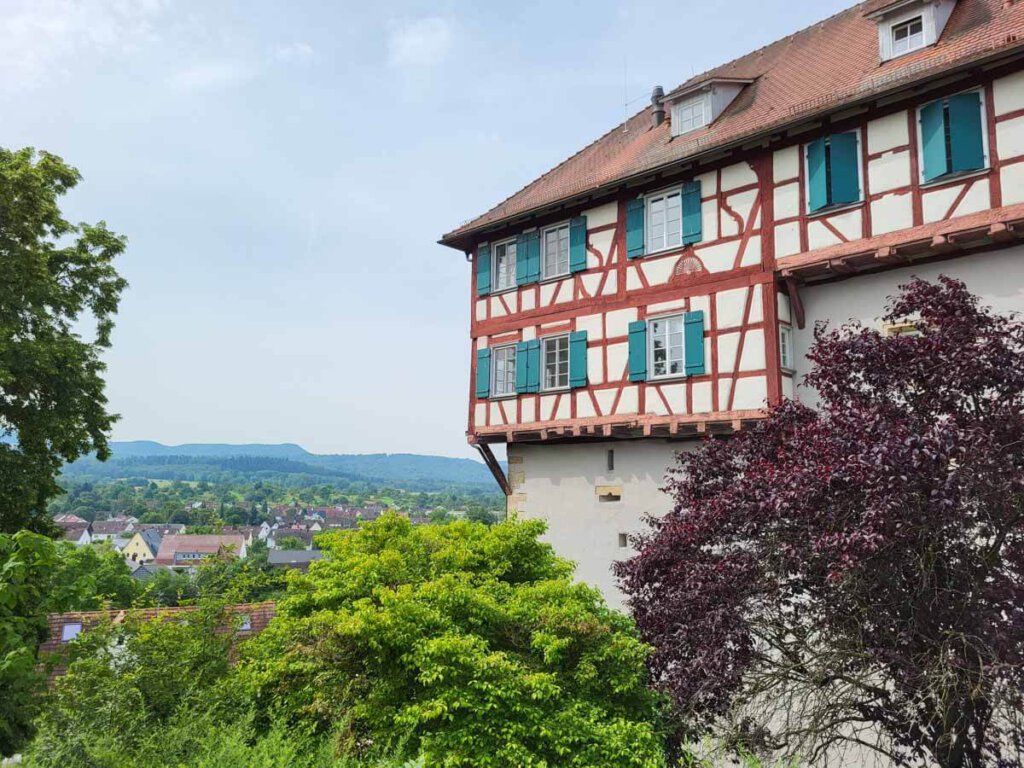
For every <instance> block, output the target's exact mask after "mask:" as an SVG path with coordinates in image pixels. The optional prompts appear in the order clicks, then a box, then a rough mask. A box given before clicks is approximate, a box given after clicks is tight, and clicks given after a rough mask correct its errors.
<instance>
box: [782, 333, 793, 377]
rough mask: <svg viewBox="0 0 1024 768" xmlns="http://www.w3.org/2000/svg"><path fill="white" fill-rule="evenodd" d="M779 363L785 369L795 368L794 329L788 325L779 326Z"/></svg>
mask: <svg viewBox="0 0 1024 768" xmlns="http://www.w3.org/2000/svg"><path fill="white" fill-rule="evenodd" d="M779 365H780V366H781V367H782V368H783V370H787V371H791V370H793V329H792V328H790V327H789V326H788V325H780V326H779Z"/></svg>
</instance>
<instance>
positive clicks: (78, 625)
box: [39, 566, 277, 683]
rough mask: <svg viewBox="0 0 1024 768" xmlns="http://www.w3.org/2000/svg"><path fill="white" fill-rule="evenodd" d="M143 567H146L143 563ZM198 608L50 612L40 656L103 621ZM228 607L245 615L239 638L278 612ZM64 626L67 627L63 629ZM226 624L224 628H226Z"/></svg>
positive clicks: (259, 606)
mask: <svg viewBox="0 0 1024 768" xmlns="http://www.w3.org/2000/svg"><path fill="white" fill-rule="evenodd" d="M144 567H145V566H144ZM196 610H198V608H197V607H196V606H180V607H176V608H132V609H115V610H110V611H75V612H72V613H51V614H49V615H48V616H47V617H46V619H47V637H46V640H45V641H44V642H43V643H42V645H40V646H39V655H40V657H46V656H49V655H52V654H54V653H57V652H58V651H60V649H61V646H63V645H65V644H66V643H67V642H68V640H66V639H65V638H68V637H69V636H70V637H73V636H77V635H78V633H79V632H86V631H88V630H90V629H93V628H95V627H97V626H99V625H101V624H104V623H107V622H109V623H111V624H121V623H123V622H125V621H128V620H130V619H132V620H140V621H152V620H173V619H175V618H177V617H179V616H182V615H187V614H189V613H191V612H193V611H196ZM228 610H230V611H231V612H232V613H234V614H236V615H238V616H245V617H248V629H246V628H245V627H244V626H243V627H241V628H238V627H236V628H235V629H234V631H235V634H236V635H237V637H239V638H246V637H251V636H252V635H256V634H259V633H260V632H262V631H263V630H264V629H266V628H267V625H268V624H269V623H270V621H271V619H273V618H274V615H275V614H276V612H277V608H276V606H275V605H274V603H270V602H266V603H239V604H237V605H230V606H228ZM65 627H67V630H66V629H65ZM227 629H228V628H227V627H225V631H227ZM65 671H66V667H64V666H63V665H59V664H58V665H56V666H55V667H54V668H53V669H52V670H51V671H50V682H51V683H52V682H53V680H54V679H55V678H56V677H59V676H60V675H62V674H64V672H65Z"/></svg>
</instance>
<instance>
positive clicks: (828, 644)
mask: <svg viewBox="0 0 1024 768" xmlns="http://www.w3.org/2000/svg"><path fill="white" fill-rule="evenodd" d="M906 318H919V319H920V323H919V328H920V333H919V334H918V335H902V336H893V337H886V336H883V335H881V334H879V333H878V332H877V331H875V330H874V329H870V328H865V327H861V326H859V325H856V324H853V325H847V326H844V327H842V328H840V329H838V330H831V331H829V330H828V329H826V328H824V327H818V328H816V330H815V344H814V346H813V348H812V350H811V352H810V355H809V357H810V359H811V361H812V362H813V364H814V368H813V371H812V373H810V374H809V375H808V376H807V382H806V383H807V384H808V385H810V386H811V387H813V388H814V389H816V390H817V392H818V394H819V395H820V398H821V401H820V403H819V404H818V406H817V409H812V408H810V407H808V406H806V405H802V404H800V403H797V402H792V401H787V402H785V403H784V404H783V405H781V406H779V407H777V408H774V409H772V410H771V412H770V413H769V415H768V418H767V419H766V420H765V421H763V422H761V423H760V424H759V425H757V426H756V427H754V428H752V429H750V430H748V431H745V432H743V433H741V434H740V435H738V436H736V437H733V438H730V439H709V440H707V441H706V442H704V443H703V444H702V445H701V446H700V448H699V449H698V450H696V451H695V452H693V453H689V454H681V455H680V456H679V460H678V464H677V466H676V467H675V468H673V470H671V471H670V475H669V480H668V489H667V490H668V491H669V493H670V494H671V495H672V496H673V498H674V500H675V503H674V508H673V509H672V511H671V512H670V513H669V514H668V515H667V516H665V517H664V518H661V519H652V520H651V521H650V526H651V529H650V531H649V532H648V533H646V534H644V535H642V536H640V537H638V540H637V542H636V543H637V546H638V554H637V555H636V556H635V557H633V558H632V559H631V560H628V561H626V562H624V563H620V564H619V565H618V575H619V577H620V580H621V583H622V585H623V587H624V589H625V591H626V593H627V594H628V595H629V599H630V605H631V608H632V610H633V613H634V615H635V617H636V620H637V623H638V624H639V626H640V629H641V631H642V633H643V635H644V637H645V639H646V640H647V641H648V642H649V643H651V644H652V645H653V646H654V648H655V653H654V655H653V657H652V661H651V664H652V667H653V672H654V678H655V680H656V681H657V684H658V685H659V686H660V687H662V688H663V689H664V690H665V691H666V692H667V693H668V694H669V695H670V696H671V697H672V699H673V700H674V702H675V703H676V705H677V706H678V708H679V710H680V713H681V715H682V717H683V720H684V722H686V723H687V724H688V727H690V728H692V729H694V731H695V732H708V731H712V732H716V733H718V734H719V735H721V736H729V737H731V738H741V739H743V740H744V741H745V743H746V746H747V747H748V748H751V747H753V748H757V749H766V750H781V751H782V752H783V753H786V754H790V755H799V756H801V757H802V758H803V759H804V760H807V761H809V762H811V763H812V764H813V763H814V762H816V761H817V760H818V759H819V758H820V757H821V756H822V755H824V754H829V753H832V754H834V753H835V751H836V750H840V749H843V748H848V747H851V746H852V745H858V747H859V748H860V749H870V750H875V751H877V752H878V753H879V754H880V755H884V756H885V757H886V758H887V759H890V760H892V761H894V762H896V763H898V764H912V763H917V762H920V761H922V760H927V761H933V762H935V763H938V765H940V766H943V768H958V767H959V766H1019V765H1020V759H1021V758H1020V749H1021V738H1022V733H1024V731H1022V720H1021V706H1022V686H1024V673H1022V662H1024V325H1022V324H1021V323H1020V322H1018V321H1017V320H1015V319H1013V318H1012V317H1006V316H1001V315H999V314H997V313H994V312H993V311H992V310H991V309H989V308H987V307H984V306H982V305H981V303H980V302H979V300H978V299H977V297H975V296H973V295H972V294H971V293H970V292H969V291H968V290H967V288H966V287H965V286H964V284H963V283H961V282H958V281H956V280H952V279H949V278H946V277H942V278H939V281H938V282H937V283H927V282H924V281H921V280H914V281H912V282H910V283H909V284H908V285H905V286H903V287H902V289H901V293H900V295H899V296H898V297H896V298H894V299H892V300H891V301H890V304H889V307H888V309H887V312H886V317H885V320H886V321H888V322H897V321H900V320H903V319H906Z"/></svg>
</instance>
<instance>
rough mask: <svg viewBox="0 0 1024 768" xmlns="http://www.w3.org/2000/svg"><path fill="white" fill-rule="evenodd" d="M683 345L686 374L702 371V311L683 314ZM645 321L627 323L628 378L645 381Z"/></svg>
mask: <svg viewBox="0 0 1024 768" xmlns="http://www.w3.org/2000/svg"><path fill="white" fill-rule="evenodd" d="M683 345H684V349H685V353H684V354H685V361H684V363H685V366H686V375H687V376H700V375H701V374H703V373H704V311H703V310H697V311H696V312H687V313H686V314H684V315H683ZM647 378H648V370H647V321H646V320H635V321H633V322H632V323H630V324H629V380H630V381H647Z"/></svg>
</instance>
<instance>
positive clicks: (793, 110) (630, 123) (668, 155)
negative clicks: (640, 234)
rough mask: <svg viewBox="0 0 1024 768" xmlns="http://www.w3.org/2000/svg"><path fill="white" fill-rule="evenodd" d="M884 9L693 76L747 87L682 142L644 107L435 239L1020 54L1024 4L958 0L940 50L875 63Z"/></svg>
mask: <svg viewBox="0 0 1024 768" xmlns="http://www.w3.org/2000/svg"><path fill="white" fill-rule="evenodd" d="M887 4H888V3H882V4H880V3H879V2H877V0H869V2H865V3H860V4H859V5H856V6H854V7H852V8H848V9H847V10H845V11H842V12H840V13H838V14H836V15H835V16H832V17H831V18H829V19H826V20H824V21H821V22H819V23H817V24H814V25H813V26H810V27H808V28H807V29H804V30H801V31H800V32H796V33H795V34H792V35H790V36H788V37H785V38H783V39H782V40H779V41H777V42H774V43H772V44H770V45H768V46H765V47H764V48H761V49H759V50H756V51H753V52H752V53H749V54H747V55H746V56H742V57H740V58H738V59H735V60H734V61H731V62H729V63H727V64H723V65H722V66H720V67H717V68H715V69H712V70H710V71H708V72H704V73H702V74H700V75H696V76H694V77H692V78H690V79H689V80H687V81H686V82H684V83H683V84H682V85H680V86H679V88H676V89H673V90H675V91H678V90H680V89H686V88H689V87H690V86H693V85H695V84H698V83H701V82H704V81H707V80H712V79H718V78H733V79H745V80H752V81H753V82H752V83H751V84H750V85H747V86H745V87H744V88H743V90H742V91H741V92H740V94H739V95H738V96H737V97H736V99H735V100H734V101H733V102H732V104H730V105H729V106H728V107H727V108H726V110H725V111H724V112H723V113H722V114H721V116H719V118H718V119H717V120H716V121H715V122H714V123H713V124H711V125H710V126H708V127H706V128H703V129H701V130H697V131H694V132H692V133H688V134H686V135H684V136H678V137H675V138H673V137H672V135H671V128H670V126H669V122H668V121H667V120H666V121H665V122H663V123H662V124H661V125H660V126H658V127H657V128H652V127H651V117H650V110H649V109H644V110H643V111H642V112H640V113H639V114H637V115H634V116H633V117H632V118H630V119H629V120H627V121H626V122H625V123H624V124H622V125H620V126H617V127H616V128H614V129H613V130H611V131H610V132H608V133H606V134H605V135H604V136H602V137H601V138H599V139H598V140H597V141H595V142H594V143H593V144H590V145H589V146H587V147H585V148H584V149H582V150H580V151H579V152H577V153H576V154H575V155H573V156H572V157H570V158H569V159H567V160H565V161H564V162H562V163H561V164H560V165H558V166H556V167H555V168H553V169H552V170H550V171H548V172H547V173H545V174H544V175H543V176H541V177H540V178H538V179H537V180H536V181H533V182H532V183H530V184H529V185H527V186H526V187H524V188H523V189H521V190H520V191H518V192H516V193H515V194H514V195H512V196H511V197H510V198H508V199H507V200H505V201H504V202H502V203H500V204H498V205H497V206H495V207H494V208H492V209H491V210H490V211H488V212H487V213H485V214H483V215H481V216H478V217H477V218H475V219H473V220H472V221H470V222H468V223H466V224H464V225H462V226H461V227H459V228H457V229H455V230H453V231H452V232H449V233H448V234H446V235H445V236H444V237H443V238H442V240H441V242H442V243H444V244H446V245H450V246H452V247H457V248H465V247H467V246H468V245H469V244H470V243H471V242H472V237H473V236H474V235H475V234H477V233H478V231H483V230H486V229H487V228H488V227H490V226H492V225H495V224H497V223H499V222H501V221H503V220H505V219H508V218H512V217H516V216H522V215H525V214H528V213H534V212H540V211H542V210H543V209H545V208H546V207H548V206H551V205H554V204H556V203H559V202H562V201H566V200H569V199H572V198H575V197H580V196H586V195H590V194H594V193H596V192H599V191H603V190H605V189H606V188H610V187H612V186H613V185H615V184H617V183H620V182H623V181H625V180H627V179H630V178H632V177H634V176H637V175H640V174H644V173H648V172H651V171H654V170H656V169H661V168H664V167H666V166H668V165H671V164H673V163H678V162H680V161H686V160H689V159H693V158H696V157H698V156H701V155H704V154H706V153H708V152H710V151H711V150H720V149H724V148H726V147H730V146H735V145H738V144H742V143H743V142H745V141H749V140H751V139H752V138H754V137H756V136H759V135H763V134H768V133H772V132H775V131H778V130H780V129H782V128H784V127H785V126H787V125H790V124H795V123H798V122H803V121H806V120H808V119H810V118H812V117H815V116H817V115H821V114H826V113H829V112H834V111H836V110H837V109H839V108H841V107H843V106H846V105H850V104H853V103H856V102H858V101H861V100H864V99H868V98H871V97H875V96H878V95H880V94H883V93H886V92H890V91H894V90H899V89H901V88H905V87H906V86H908V85H910V84H913V83H915V82H918V81H923V80H927V79H929V78H933V77H935V75H936V74H939V73H941V72H944V71H947V70H952V69H955V68H958V67H961V66H965V65H967V64H970V63H973V62H978V61H980V60H983V59H986V58H988V57H990V56H993V55H996V54H1000V55H1002V54H1005V53H1008V52H1010V51H1017V50H1020V49H1024V3H1021V2H1016V3H1009V4H1008V3H1005V2H1004V0H959V2H958V3H957V5H956V8H955V9H954V11H953V14H952V16H951V17H950V19H949V22H948V23H947V25H946V28H945V30H944V31H943V33H942V37H941V38H940V39H939V42H938V43H937V44H935V45H933V46H930V47H928V48H925V49H922V50H920V51H917V52H915V53H911V54H908V55H906V56H902V57H900V58H898V59H893V60H891V61H888V62H885V63H880V61H879V48H878V26H877V22H876V21H875V20H874V19H870V18H867V17H866V16H865V13H867V12H870V11H871V10H878V7H879V6H880V5H887ZM720 31H721V32H725V31H726V30H720Z"/></svg>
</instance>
